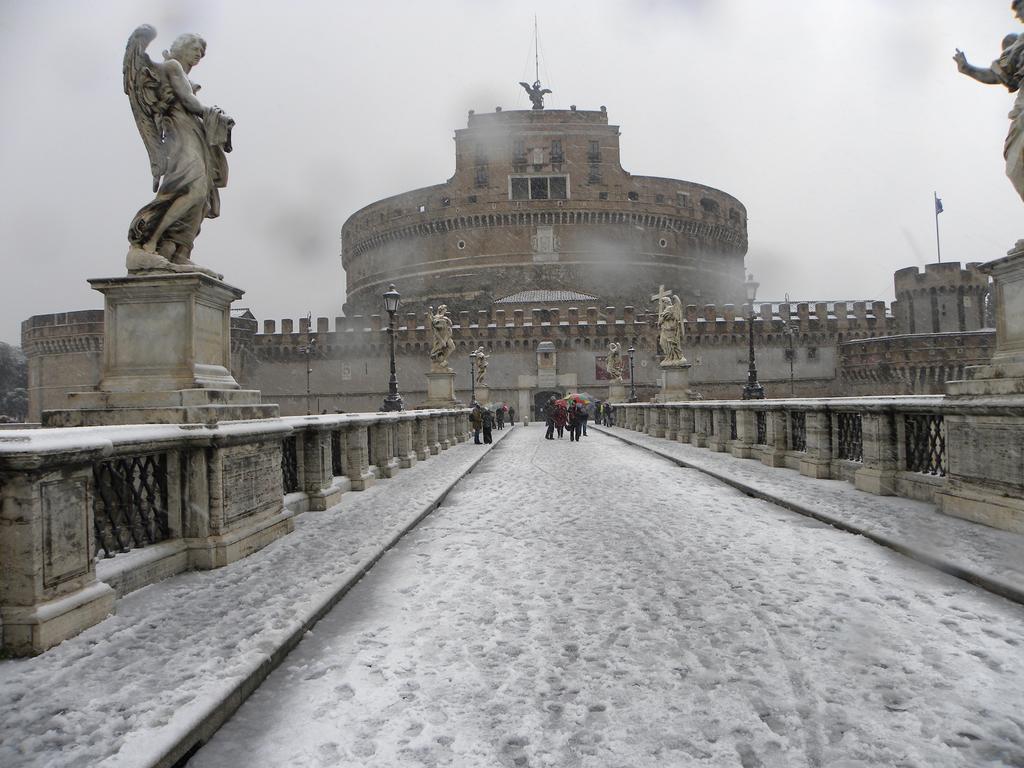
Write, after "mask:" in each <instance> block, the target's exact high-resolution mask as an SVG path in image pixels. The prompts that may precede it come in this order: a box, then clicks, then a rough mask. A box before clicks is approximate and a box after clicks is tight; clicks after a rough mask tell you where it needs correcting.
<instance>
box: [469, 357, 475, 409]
mask: <svg viewBox="0 0 1024 768" xmlns="http://www.w3.org/2000/svg"><path fill="white" fill-rule="evenodd" d="M475 402H476V355H475V354H471V355H470V356H469V404H470V405H472V404H473V403H475Z"/></svg>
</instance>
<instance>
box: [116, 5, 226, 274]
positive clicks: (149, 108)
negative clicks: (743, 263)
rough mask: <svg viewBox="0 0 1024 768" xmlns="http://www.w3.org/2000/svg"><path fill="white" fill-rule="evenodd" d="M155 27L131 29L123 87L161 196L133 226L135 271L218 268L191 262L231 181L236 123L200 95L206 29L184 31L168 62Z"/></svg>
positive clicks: (130, 257)
mask: <svg viewBox="0 0 1024 768" xmlns="http://www.w3.org/2000/svg"><path fill="white" fill-rule="evenodd" d="M155 37H156V30H155V29H154V28H153V27H151V26H149V25H148V24H143V25H142V26H140V27H138V28H137V29H136V30H135V31H134V32H132V34H131V37H129V38H128V45H127V47H126V48H125V52H124V66H123V72H124V92H125V93H126V94H127V95H128V101H129V102H130V103H131V106H132V114H133V115H134V116H135V124H136V126H137V127H138V129H139V133H140V134H141V135H142V141H143V143H144V144H145V145H146V151H147V152H148V154H149V167H150V171H151V173H152V175H153V192H154V193H156V197H154V198H153V200H152V201H151V202H150V203H147V204H146V205H145V206H144V207H143V208H142V209H141V210H140V211H139V212H138V213H137V214H136V215H135V218H134V219H133V220H132V223H131V226H130V227H129V230H128V242H129V243H130V244H131V247H130V248H129V250H128V271H129V272H145V271H165V272H205V273H207V274H210V275H213V276H216V277H220V275H217V274H216V273H215V272H211V271H210V270H208V269H204V268H202V267H200V266H197V265H196V264H193V263H192V260H191V258H190V257H191V253H192V246H193V244H194V242H195V239H196V237H197V236H198V235H199V228H200V226H201V225H202V223H203V219H214V218H216V217H217V216H219V215H220V192H219V189H220V188H221V187H225V186H227V182H228V164H227V158H226V157H225V153H227V152H230V151H231V131H232V129H233V128H234V125H235V121H234V120H233V119H231V118H230V117H228V116H227V115H226V114H225V113H224V111H223V110H222V109H221V108H220V107H206V106H203V104H201V103H200V101H199V99H197V98H196V93H197V92H198V91H199V86H198V85H196V84H195V83H193V82H192V81H191V80H189V78H188V76H189V74H190V73H191V71H192V68H193V67H195V66H196V65H197V64H198V63H199V62H200V60H201V59H202V58H203V56H204V55H205V54H206V41H205V40H203V38H201V37H200V36H199V35H194V34H185V35H180V36H179V37H178V38H177V39H176V40H175V41H174V42H173V43H171V47H170V50H169V51H164V54H163V55H164V61H163V62H159V63H157V62H154V61H153V60H152V59H150V58H149V54H148V53H146V48H147V47H148V46H149V44H150V43H151V42H152V41H153V39H154V38H155Z"/></svg>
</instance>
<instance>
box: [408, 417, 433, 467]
mask: <svg viewBox="0 0 1024 768" xmlns="http://www.w3.org/2000/svg"><path fill="white" fill-rule="evenodd" d="M429 423H430V416H427V415H425V414H423V413H417V414H416V416H415V419H414V421H412V422H411V426H412V450H413V453H414V454H415V455H416V460H417V461H426V459H427V457H428V456H429V455H430V449H429V448H428V447H427V444H428V442H429V435H428V432H429V427H428V426H427V425H428V424H429Z"/></svg>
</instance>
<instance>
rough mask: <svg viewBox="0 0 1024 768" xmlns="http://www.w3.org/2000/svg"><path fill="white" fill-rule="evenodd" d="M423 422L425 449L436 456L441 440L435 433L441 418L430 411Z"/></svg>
mask: <svg viewBox="0 0 1024 768" xmlns="http://www.w3.org/2000/svg"><path fill="white" fill-rule="evenodd" d="M424 423H425V424H426V425H427V450H429V451H430V454H431V455H432V456H436V455H437V454H439V453H440V452H441V442H440V440H439V439H438V434H437V433H438V425H439V424H440V423H441V419H440V417H439V416H438V415H437V414H436V413H431V414H428V415H427V417H426V419H424Z"/></svg>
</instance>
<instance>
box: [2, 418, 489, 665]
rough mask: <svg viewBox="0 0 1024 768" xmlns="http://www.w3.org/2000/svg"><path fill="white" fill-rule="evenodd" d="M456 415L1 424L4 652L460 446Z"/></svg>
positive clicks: (234, 552) (463, 433) (42, 639)
mask: <svg viewBox="0 0 1024 768" xmlns="http://www.w3.org/2000/svg"><path fill="white" fill-rule="evenodd" d="M468 413H469V411H468V410H465V409H462V410H422V411H408V412H401V413H374V414H364V413H356V414H333V415H322V416H307V417H293V418H281V419H264V420H256V421H229V422H220V423H216V424H163V425H126V426H110V427H76V428H66V429H36V430H6V431H4V432H2V433H0V559H2V562H3V568H2V569H0V618H2V623H0V633H2V644H0V645H2V649H3V651H5V652H8V653H13V654H31V653H38V652H41V651H43V650H45V649H46V648H49V647H51V646H53V645H55V644H57V643H59V642H61V641H62V640H64V639H66V638H67V637H71V636H72V635H74V634H77V633H78V632H80V631H81V630H82V629H85V628H86V627H88V626H91V625H92V624H95V623H96V622H98V621H100V620H102V619H103V618H104V617H105V616H106V615H108V614H109V613H111V612H112V611H113V609H114V602H115V599H116V597H117V596H119V595H122V594H124V593H125V592H128V591H131V590H134V589H138V588H140V587H142V586H145V585H146V584H150V583H153V582H155V581H158V580H160V579H163V578H167V577H168V576H171V575H173V574H175V573H178V572H180V571H183V570H187V569H190V568H199V569H208V568H216V567H219V566H222V565H227V564H228V563H230V562H233V561H235V560H238V559H240V558H242V557H245V556H247V555H249V554H251V553H253V552H255V551H257V550H258V549H260V548H262V547H264V546H266V545H267V544H269V543H270V542H271V541H273V540H275V539H276V538H278V537H280V536H283V535H285V534H287V533H288V532H290V531H291V530H292V528H293V526H294V521H293V516H294V515H295V514H297V513H300V512H303V511H306V510H323V509H327V508H328V507H331V506H333V505H334V504H336V503H337V502H338V500H339V499H340V496H341V495H342V494H343V493H344V492H346V491H349V490H356V491H358V490H363V489H364V488H366V487H368V486H369V485H370V484H371V483H373V482H374V481H376V480H377V479H379V478H386V477H392V476H393V475H394V474H395V472H396V471H397V470H398V469H400V468H402V467H409V466H412V464H413V463H415V462H416V461H417V460H423V459H426V458H428V457H429V456H430V455H431V454H436V453H438V452H439V451H441V450H444V449H446V448H448V447H450V446H451V445H454V444H455V443H456V442H462V441H464V440H465V439H466V437H467V435H468V431H469V422H468V418H467V414H468ZM97 557H99V558H100V560H99V562H98V561H97ZM98 570H99V578H97V571H98Z"/></svg>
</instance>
